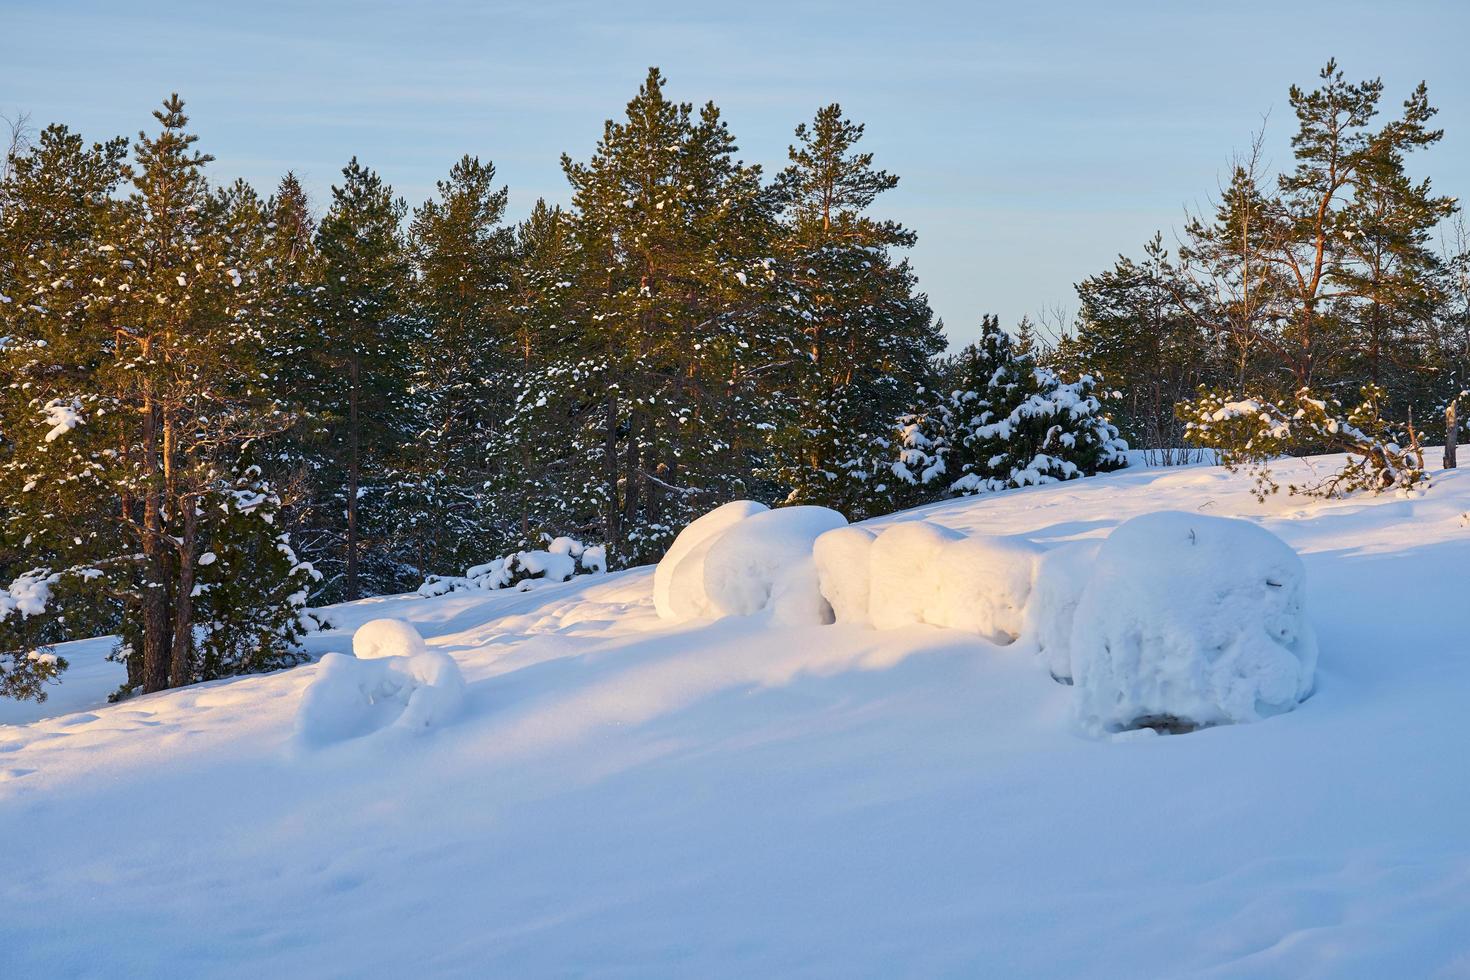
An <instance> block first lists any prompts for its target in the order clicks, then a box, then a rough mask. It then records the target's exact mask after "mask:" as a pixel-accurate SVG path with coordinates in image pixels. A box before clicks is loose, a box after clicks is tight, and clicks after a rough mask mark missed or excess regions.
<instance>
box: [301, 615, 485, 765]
mask: <svg viewBox="0 0 1470 980" xmlns="http://www.w3.org/2000/svg"><path fill="white" fill-rule="evenodd" d="M352 652H353V654H354V656H351V657H349V656H346V655H345V654H341V653H328V654H326V655H324V656H323V657H322V660H321V666H320V668H319V670H318V672H317V675H316V677H315V679H314V680H313V681H312V682H311V685H310V686H309V687H307V688H306V691H305V692H304V693H303V694H302V697H301V707H300V709H299V710H298V712H297V716H296V738H297V742H298V743H299V744H300V745H302V746H303V747H307V748H314V747H320V746H324V745H330V744H332V743H334V742H341V741H345V740H347V739H353V738H360V737H362V736H364V735H370V734H372V733H374V732H379V731H385V730H394V731H403V732H422V731H425V730H426V729H429V728H433V727H435V726H438V725H443V724H444V723H445V722H447V721H449V720H451V719H452V718H453V717H454V716H455V714H457V713H458V712H459V710H460V707H461V706H462V705H463V703H464V697H465V682H464V678H463V676H461V674H460V671H459V665H458V664H456V663H455V662H454V658H452V657H450V656H448V655H447V654H444V653H441V652H439V651H437V650H430V649H429V648H428V646H427V645H426V644H425V643H424V639H423V637H422V636H420V635H419V632H418V630H416V629H414V627H413V625H412V624H411V623H407V622H405V621H403V620H401V619H374V620H370V621H369V622H366V623H364V624H362V626H360V627H358V629H357V632H356V633H354V634H353V636H352Z"/></svg>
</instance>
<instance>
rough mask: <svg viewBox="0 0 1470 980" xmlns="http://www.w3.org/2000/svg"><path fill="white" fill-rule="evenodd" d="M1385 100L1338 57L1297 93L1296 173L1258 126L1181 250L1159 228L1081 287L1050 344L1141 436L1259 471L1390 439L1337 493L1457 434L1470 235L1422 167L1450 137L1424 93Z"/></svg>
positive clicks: (1147, 443) (1391, 480)
mask: <svg viewBox="0 0 1470 980" xmlns="http://www.w3.org/2000/svg"><path fill="white" fill-rule="evenodd" d="M1383 93H1384V86H1383V83H1382V82H1381V81H1379V80H1370V81H1363V82H1351V81H1349V80H1348V79H1347V78H1345V77H1344V75H1343V73H1342V71H1341V70H1340V69H1339V68H1338V67H1337V65H1336V64H1335V63H1329V64H1328V65H1327V66H1326V68H1324V69H1323V70H1322V72H1321V73H1320V77H1319V79H1318V84H1317V85H1316V87H1314V88H1312V89H1310V90H1308V89H1303V88H1298V87H1293V88H1292V89H1291V90H1290V93H1289V101H1290V105H1291V108H1292V110H1293V113H1294V116H1295V126H1296V131H1295V133H1294V134H1293V135H1292V140H1291V147H1292V159H1291V161H1290V165H1289V167H1288V168H1286V169H1284V170H1283V171H1282V172H1281V173H1278V174H1272V173H1269V172H1267V170H1266V168H1265V163H1264V160H1263V155H1262V149H1261V139H1260V137H1259V136H1258V137H1257V139H1256V140H1255V141H1254V144H1253V146H1252V147H1251V149H1250V150H1249V151H1248V152H1247V153H1245V154H1244V155H1242V156H1241V157H1240V158H1238V159H1237V160H1236V161H1234V162H1233V164H1232V166H1231V169H1230V173H1229V179H1228V182H1227V183H1226V184H1225V186H1224V188H1223V190H1222V192H1221V193H1220V195H1219V200H1218V202H1217V205H1216V206H1215V208H1214V210H1213V212H1212V213H1208V214H1200V215H1191V216H1189V217H1188V219H1187V221H1186V223H1185V225H1184V228H1183V232H1182V234H1181V235H1180V237H1179V240H1178V242H1177V245H1176V246H1175V247H1173V248H1170V247H1166V245H1165V242H1164V239H1163V237H1162V236H1161V235H1160V236H1156V237H1155V238H1154V239H1153V240H1152V241H1151V242H1149V243H1147V244H1146V245H1145V247H1144V249H1143V251H1142V254H1141V256H1139V257H1137V258H1130V257H1120V258H1119V260H1118V262H1117V263H1116V265H1115V266H1114V267H1113V268H1112V269H1109V270H1107V271H1106V272H1102V273H1099V274H1098V275H1095V276H1092V277H1090V278H1088V279H1086V280H1085V281H1083V282H1082V283H1081V284H1079V286H1078V289H1077V291H1078V295H1079V298H1080V301H1081V309H1080V315H1079V318H1078V323H1077V325H1076V327H1075V329H1074V330H1072V331H1070V332H1069V333H1068V334H1067V335H1066V336H1064V337H1063V338H1062V339H1061V343H1060V344H1059V345H1058V346H1057V349H1056V350H1055V351H1054V352H1053V357H1054V358H1055V362H1056V363H1057V364H1059V365H1060V366H1061V367H1062V368H1063V369H1064V370H1072V371H1081V370H1086V371H1092V372H1095V373H1100V374H1102V375H1105V376H1106V377H1107V380H1108V385H1109V387H1110V388H1112V389H1117V390H1118V391H1120V392H1121V394H1122V397H1121V399H1119V400H1118V401H1117V402H1116V403H1115V404H1112V405H1110V408H1112V409H1113V412H1114V418H1115V420H1116V421H1117V423H1118V424H1119V426H1120V427H1121V428H1122V429H1123V431H1124V433H1125V435H1126V436H1127V437H1128V438H1129V440H1130V441H1131V442H1132V443H1133V444H1134V445H1135V446H1141V447H1145V448H1149V449H1153V450H1159V451H1168V450H1171V449H1174V448H1176V447H1179V446H1181V445H1183V444H1185V442H1186V440H1192V441H1194V442H1195V443H1196V444H1198V445H1204V446H1210V447H1213V448H1217V449H1221V450H1224V451H1225V452H1226V458H1227V461H1237V462H1243V463H1247V464H1252V463H1254V464H1262V463H1264V461H1265V459H1266V457H1268V456H1270V455H1273V454H1275V453H1278V452H1307V451H1323V450H1325V451H1348V452H1353V453H1357V452H1359V451H1360V450H1364V451H1366V452H1367V453H1368V455H1370V456H1371V455H1373V454H1374V452H1375V450H1374V449H1373V447H1374V446H1375V445H1376V446H1378V447H1379V448H1380V449H1386V450H1387V455H1383V454H1382V453H1379V455H1381V456H1383V458H1381V459H1377V460H1372V461H1370V462H1369V464H1368V470H1369V472H1367V473H1365V474H1362V476H1363V479H1360V480H1349V482H1348V484H1347V485H1345V486H1342V487H1338V486H1337V485H1335V484H1328V485H1326V487H1325V488H1326V489H1346V488H1349V487H1350V486H1370V487H1376V488H1382V487H1383V486H1387V485H1395V484H1399V485H1411V484H1412V483H1413V482H1415V481H1416V480H1417V479H1418V478H1419V477H1418V475H1417V473H1418V471H1417V470H1416V466H1418V467H1419V469H1420V470H1422V460H1420V461H1419V462H1418V463H1416V462H1415V461H1414V458H1413V456H1414V454H1413V451H1412V446H1413V444H1414V443H1415V442H1417V441H1418V440H1419V439H1420V438H1424V439H1429V440H1433V441H1435V442H1438V441H1440V440H1442V439H1443V438H1444V437H1445V434H1446V432H1445V425H1444V418H1445V409H1446V408H1447V407H1448V406H1449V405H1451V404H1452V403H1453V402H1454V401H1455V400H1456V399H1457V398H1458V397H1459V396H1460V395H1461V393H1462V390H1463V389H1464V388H1465V387H1466V386H1467V370H1470V241H1467V239H1466V237H1465V235H1464V234H1463V232H1458V233H1457V229H1460V228H1462V226H1461V225H1459V223H1458V221H1457V220H1455V219H1456V216H1457V215H1458V208H1457V205H1456V202H1455V200H1454V199H1453V198H1451V197H1447V196H1443V195H1440V194H1437V193H1435V191H1434V189H1433V188H1432V187H1431V185H1430V182H1429V181H1428V180H1427V179H1416V178H1414V177H1413V176H1412V175H1411V174H1410V173H1409V170H1408V163H1409V159H1410V157H1411V156H1412V155H1413V154H1415V153H1417V152H1420V151H1423V150H1425V149H1427V148H1429V147H1432V146H1433V145H1434V144H1436V143H1437V142H1439V140H1440V139H1441V138H1442V136H1443V131H1442V130H1439V129H1435V128H1433V127H1432V126H1431V122H1432V120H1433V117H1434V116H1435V114H1436V110H1435V109H1434V107H1433V106H1432V105H1431V104H1430V102H1429V96H1428V92H1427V90H1426V88H1425V86H1424V85H1423V84H1420V85H1419V86H1418V87H1417V88H1415V89H1414V90H1413V91H1412V92H1410V93H1409V95H1408V98H1407V99H1405V100H1404V102H1403V103H1402V105H1401V106H1400V107H1399V108H1397V109H1396V110H1394V111H1392V112H1389V113H1384V112H1383V110H1384V107H1383V106H1382V105H1381V102H1382V99H1383ZM1385 116H1386V117H1385ZM1344 406H1348V407H1346V408H1345V407H1344ZM1394 449H1398V450H1400V452H1398V453H1395V452H1394ZM1268 488H1269V487H1268Z"/></svg>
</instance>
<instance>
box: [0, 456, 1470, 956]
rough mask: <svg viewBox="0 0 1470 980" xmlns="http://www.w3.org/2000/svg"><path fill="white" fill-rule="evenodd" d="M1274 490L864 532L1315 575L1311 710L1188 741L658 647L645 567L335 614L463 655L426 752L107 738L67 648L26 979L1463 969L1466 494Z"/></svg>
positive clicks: (267, 689)
mask: <svg viewBox="0 0 1470 980" xmlns="http://www.w3.org/2000/svg"><path fill="white" fill-rule="evenodd" d="M1294 465H1295V466H1298V467H1299V466H1300V465H1301V464H1294ZM1319 465H1320V463H1319ZM1292 468H1293V467H1286V468H1284V473H1285V475H1290V474H1289V472H1286V471H1290V470H1291V469H1292ZM1284 482H1286V481H1284V480H1283V483H1284ZM1248 490H1249V484H1248V482H1247V480H1246V479H1245V478H1244V477H1235V476H1231V475H1229V474H1226V473H1225V472H1223V471H1222V470H1219V469H1216V468H1212V467H1194V468H1183V469H1163V470H1152V471H1125V472H1122V473H1118V474H1113V475H1110V476H1106V477H1098V478H1094V479H1089V480H1085V481H1079V482H1074V483H1069V484H1064V485H1059V486H1051V487H1043V488H1033V489H1026V490H1022V491H1015V492H1008V493H1003V494H998V495H994V496H988V497H981V498H977V499H970V500H963V501H955V502H949V503H944V504H939V505H934V506H931V507H928V508H924V509H922V510H920V511H913V512H908V513H905V514H900V515H895V516H893V517H890V518H886V519H884V520H882V521H877V522H872V523H873V525H874V526H879V525H887V524H891V523H894V522H898V521H905V520H912V519H915V518H920V517H922V518H924V519H927V520H930V521H934V522H936V523H939V524H942V525H945V526H947V527H950V528H952V529H955V530H959V531H966V532H984V533H988V534H1007V535H1021V536H1024V537H1025V538H1027V539H1029V540H1031V541H1033V542H1035V543H1036V544H1038V545H1041V546H1043V547H1047V548H1050V547H1054V546H1055V545H1056V544H1058V543H1060V542H1064V541H1071V540H1078V539H1088V538H1101V537H1103V536H1105V535H1107V533H1108V532H1109V531H1110V530H1111V529H1112V528H1113V527H1115V526H1116V525H1117V524H1118V523H1119V522H1120V521H1122V520H1125V519H1127V518H1129V517H1132V516H1135V515H1138V514H1142V513H1147V512H1151V511H1156V510H1163V509H1176V510H1186V511H1196V512H1199V513H1202V514H1210V515H1226V516H1229V515H1237V516H1244V517H1248V518H1251V519H1254V520H1257V521H1259V522H1261V523H1262V524H1263V525H1264V526H1265V527H1266V528H1268V529H1269V530H1271V531H1273V532H1274V533H1276V534H1277V535H1279V536H1280V537H1281V538H1283V539H1284V540H1285V541H1286V542H1287V543H1288V544H1290V545H1291V546H1292V547H1293V548H1295V549H1296V550H1297V551H1298V552H1299V553H1300V555H1301V557H1302V559H1303V561H1304V563H1305V568H1306V574H1307V593H1306V594H1307V610H1308V616H1309V619H1310V620H1311V623H1312V624H1313V625H1314V626H1315V629H1316V634H1317V640H1318V645H1319V647H1320V661H1319V664H1318V668H1317V673H1316V690H1315V693H1314V694H1313V696H1312V697H1311V698H1310V699H1309V700H1307V701H1306V702H1305V703H1304V704H1302V705H1301V706H1300V707H1298V708H1297V709H1296V710H1295V711H1292V712H1290V713H1287V714H1281V715H1277V716H1275V717H1271V718H1268V719H1266V720H1263V721H1260V722H1256V723H1253V724H1247V725H1233V726H1222V727H1216V728H1210V729H1206V730H1203V731H1199V732H1195V733H1192V734H1188V735H1178V736H1157V735H1153V734H1151V733H1149V732H1142V733H1137V732H1135V733H1127V734H1124V735H1120V736H1112V737H1103V738H1094V737H1088V736H1086V735H1084V734H1082V733H1081V732H1080V731H1079V730H1078V729H1077V727H1076V725H1075V723H1074V721H1073V719H1072V712H1071V699H1072V697H1073V689H1071V688H1069V687H1066V686H1063V685H1061V684H1058V683H1055V682H1054V681H1053V680H1052V679H1051V677H1050V676H1049V673H1048V670H1047V667H1046V665H1045V664H1043V663H1042V662H1040V661H1039V660H1038V658H1037V657H1036V656H1034V655H1032V654H1031V653H1029V652H1027V648H1026V642H1025V641H1026V637H1025V636H1023V637H1022V641H1021V642H1018V643H1016V644H1014V645H1011V646H1006V647H998V646H994V645H992V644H991V643H989V642H987V641H986V640H984V639H982V638H980V637H979V636H977V635H974V634H970V633H966V632H962V631H957V630H946V629H940V628H937V627H933V626H926V625H912V626H908V627H905V628H902V629H896V630H882V631H879V630H873V629H870V628H866V627H860V626H856V625H852V624H850V623H849V624H842V623H839V624H838V625H833V626H782V625H775V624H773V623H772V622H771V621H770V620H769V619H768V618H766V617H749V618H742V617H732V618H726V619H723V620H720V621H717V622H708V621H706V622H693V623H671V622H669V621H667V620H660V619H659V618H658V617H657V615H656V614H655V611H654V608H653V599H652V592H653V588H652V579H653V575H652V570H651V569H635V570H632V571H629V572H624V573H620V574H614V575H608V576H596V577H585V578H578V579H575V580H573V581H571V582H568V583H565V584H561V585H550V586H546V587H543V588H540V589H536V590H534V591H531V592H525V593H520V592H496V593H485V592H474V593H454V594H450V595H445V596H441V597H438V598H416V597H394V598H384V599H374V600H368V601H364V602H359V603H352V604H349V605H345V606H340V607H337V608H336V609H335V610H334V612H333V615H334V618H335V619H337V620H338V621H340V623H341V625H342V626H343V629H341V630H338V631H335V632H332V633H327V634H322V635H319V636H315V637H312V638H311V643H312V648H313V652H314V653H316V654H324V653H327V652H341V653H345V652H347V651H349V650H350V649H351V647H352V643H351V633H352V629H353V628H354V627H356V626H358V625H360V624H362V623H364V622H367V621H369V620H373V619H378V618H381V617H385V616H386V617H400V618H403V619H406V620H409V621H411V622H413V623H414V624H415V625H416V626H417V627H418V630H419V631H420V632H421V633H423V635H424V636H426V637H428V638H429V642H428V647H429V650H430V651H437V652H439V653H443V654H447V655H449V656H450V657H452V658H453V659H454V661H455V662H456V663H457V665H458V667H459V671H460V673H462V674H463V678H464V681H465V682H466V684H467V689H466V692H465V699H464V703H463V705H461V706H459V707H458V708H457V714H456V715H455V716H454V717H453V718H452V719H451V720H450V721H448V722H447V723H446V724H444V725H442V726H440V727H437V728H434V729H432V730H430V731H428V732H427V733H424V734H414V733H412V732H410V731H406V730H395V729H391V728H385V729H383V730H381V731H379V732H378V733H376V734H375V735H372V736H367V737H360V738H352V739H347V740H343V741H335V742H327V743H321V742H320V741H312V740H305V741H303V740H302V739H301V738H299V737H297V735H296V732H295V724H296V717H297V712H298V708H299V705H300V702H301V699H302V693H303V691H304V690H305V689H306V688H307V687H308V685H309V684H310V683H311V682H312V681H313V679H314V678H315V677H316V676H317V675H318V674H319V673H320V672H321V670H322V668H321V667H320V666H319V665H316V664H312V665H307V666H304V667H300V668H297V669H295V670H290V671H285V672H282V673H278V674H274V675H268V676H260V677H250V678H242V679H237V680H232V681H227V682H219V683H214V684H208V685H203V686H200V687H196V688H191V689H187V690H183V691H178V692H173V693H167V694H161V695H154V696H149V697H143V698H138V699H136V700H133V701H130V702H128V703H126V704H121V705H115V706H107V705H105V704H102V703H100V702H101V701H102V699H103V697H104V696H105V694H106V692H107V691H108V690H110V689H112V688H113V687H115V686H116V684H117V682H118V677H117V675H116V673H115V672H114V671H115V668H114V667H112V666H111V665H107V664H105V663H103V662H102V660H101V658H102V657H103V656H104V655H105V653H106V649H107V646H106V643H105V642H103V641H86V642H84V643H81V644H76V645H72V646H70V647H69V648H68V649H66V650H64V651H62V652H64V653H65V654H66V655H67V656H68V657H69V658H70V659H71V660H72V668H71V671H70V672H69V673H68V674H67V675H66V676H65V681H64V683H63V684H62V685H61V686H60V687H58V688H56V689H55V693H54V694H53V695H52V699H51V700H50V701H49V702H47V703H46V704H45V705H43V706H40V707H39V708H38V707H36V706H34V705H15V704H5V703H0V722H10V723H12V724H0V840H3V841H4V843H3V844H0V907H3V908H4V910H5V911H4V914H0V976H3V977H49V976H96V977H116V976H181V977H182V976H188V977H200V976H215V975H226V976H249V977H259V976H279V977H284V976H312V977H331V976H352V977H361V976H385V977H386V976H392V977H398V976H415V977H418V976H438V975H464V976H514V977H524V976H548V975H549V976H576V975H599V976H601V975H613V976H638V977H644V976H662V975H677V976H741V977H748V976H763V975H773V974H782V975H789V974H797V975H806V976H843V977H854V976H894V975H905V976H913V975H925V976H927V975H959V976H997V977H999V976H1006V977H1014V976H1067V977H1075V976H1091V977H1121V976H1146V977H1152V976H1171V977H1172V976H1251V977H1256V976H1280V977H1299V976H1343V977H1432V976H1441V977H1466V976H1470V761H1467V755H1470V709H1467V703H1470V630H1467V619H1466V609H1467V602H1466V599H1467V571H1466V570H1467V568H1470V472H1467V471H1456V472H1453V473H1448V474H1440V473H1438V472H1436V473H1435V485H1434V487H1433V488H1432V489H1431V490H1429V491H1428V493H1427V494H1426V495H1423V496H1417V497H1415V498H1413V499H1405V498H1403V497H1393V496H1385V497H1380V498H1368V497H1357V498H1353V499H1350V500H1347V501H1337V502H1325V503H1324V502H1315V501H1304V500H1301V499H1293V498H1288V497H1285V496H1282V497H1278V498H1275V499H1272V500H1271V501H1269V502H1268V503H1267V504H1265V505H1260V504H1257V503H1256V502H1255V500H1254V499H1253V498H1252V497H1251V496H1250V494H1249V492H1248Z"/></svg>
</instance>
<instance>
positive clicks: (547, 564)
mask: <svg viewBox="0 0 1470 980" xmlns="http://www.w3.org/2000/svg"><path fill="white" fill-rule="evenodd" d="M605 571H607V546H606V545H600V544H584V543H582V542H581V541H578V540H576V539H575V538H569V537H565V536H563V537H556V538H551V537H548V538H547V539H546V547H545V548H533V549H530V550H528V551H513V552H511V553H510V554H508V555H503V556H501V557H499V558H492V559H491V560H490V561H487V562H483V563H481V564H479V565H472V566H470V567H469V568H467V569H465V573H464V574H463V575H430V576H429V577H428V578H426V579H425V580H424V584H423V585H420V586H419V587H418V594H419V595H421V596H436V595H446V594H448V593H450V592H473V591H476V590H480V589H485V590H494V589H508V588H510V587H511V586H513V585H514V586H518V587H519V588H521V589H522V590H525V589H530V588H533V587H535V585H536V584H537V583H538V582H566V581H569V580H571V579H572V578H573V577H574V576H576V575H582V574H587V575H601V574H602V573H603V572H605Z"/></svg>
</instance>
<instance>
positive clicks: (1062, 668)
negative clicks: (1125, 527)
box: [1022, 541, 1098, 684]
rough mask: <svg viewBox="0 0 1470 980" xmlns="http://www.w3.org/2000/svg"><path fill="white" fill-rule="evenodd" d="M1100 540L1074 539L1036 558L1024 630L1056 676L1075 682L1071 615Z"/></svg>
mask: <svg viewBox="0 0 1470 980" xmlns="http://www.w3.org/2000/svg"><path fill="white" fill-rule="evenodd" d="M1097 549H1098V542H1096V541H1072V542H1068V543H1066V544H1061V545H1058V546H1057V547H1055V548H1052V549H1050V550H1049V551H1046V552H1043V553H1042V554H1041V556H1040V557H1039V558H1038V559H1037V562H1036V574H1035V578H1034V580H1033V581H1032V583H1031V596H1030V599H1029V600H1028V601H1027V603H1026V615H1025V626H1024V628H1023V630H1022V632H1023V633H1024V634H1025V635H1026V636H1027V637H1028V638H1029V640H1030V642H1031V643H1032V645H1033V646H1034V647H1035V649H1036V653H1037V655H1038V656H1039V657H1040V658H1041V662H1042V663H1043V664H1044V665H1045V666H1046V669H1047V671H1048V672H1049V673H1050V674H1051V676H1052V677H1053V678H1055V679H1056V680H1058V681H1061V682H1062V683H1064V684H1070V683H1072V618H1073V616H1074V614H1075V613H1076V612H1077V603H1078V602H1079V601H1080V600H1081V599H1082V590H1083V589H1085V588H1086V587H1087V580H1088V578H1089V577H1090V576H1091V575H1092V566H1093V563H1094V562H1095V561H1096V560H1097Z"/></svg>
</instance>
